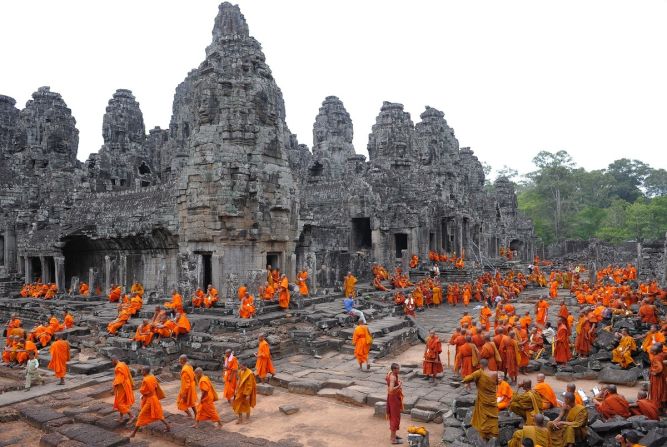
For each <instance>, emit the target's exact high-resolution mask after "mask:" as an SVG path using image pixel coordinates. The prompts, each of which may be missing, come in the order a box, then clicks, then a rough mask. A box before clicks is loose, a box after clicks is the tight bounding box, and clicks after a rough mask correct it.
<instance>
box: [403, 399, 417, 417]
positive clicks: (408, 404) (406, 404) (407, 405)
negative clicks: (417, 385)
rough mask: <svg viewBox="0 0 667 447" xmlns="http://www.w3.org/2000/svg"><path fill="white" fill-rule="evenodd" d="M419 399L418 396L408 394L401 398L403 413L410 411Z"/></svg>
mask: <svg viewBox="0 0 667 447" xmlns="http://www.w3.org/2000/svg"><path fill="white" fill-rule="evenodd" d="M418 400H419V397H418V396H409V397H405V398H403V410H404V412H405V413H408V412H410V410H412V409H413V408H414V407H415V405H417V401H418Z"/></svg>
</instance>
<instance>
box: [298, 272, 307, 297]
mask: <svg viewBox="0 0 667 447" xmlns="http://www.w3.org/2000/svg"><path fill="white" fill-rule="evenodd" d="M307 280H308V272H307V271H305V270H302V271H300V272H299V273H298V274H297V275H296V285H297V286H299V295H301V296H308V294H309V292H308V284H307V283H306V281H307Z"/></svg>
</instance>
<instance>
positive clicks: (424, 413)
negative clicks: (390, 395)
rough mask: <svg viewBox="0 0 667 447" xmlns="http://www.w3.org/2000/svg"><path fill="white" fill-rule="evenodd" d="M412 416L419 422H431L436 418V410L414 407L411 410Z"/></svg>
mask: <svg viewBox="0 0 667 447" xmlns="http://www.w3.org/2000/svg"><path fill="white" fill-rule="evenodd" d="M410 418H411V419H412V420H413V421H418V422H431V421H432V420H433V419H434V418H435V411H428V410H420V409H418V408H413V409H412V410H410Z"/></svg>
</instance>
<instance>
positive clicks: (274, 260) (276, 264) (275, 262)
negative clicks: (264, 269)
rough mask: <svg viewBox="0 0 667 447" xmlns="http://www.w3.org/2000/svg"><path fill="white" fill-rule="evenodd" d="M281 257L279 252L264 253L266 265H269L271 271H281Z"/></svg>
mask: <svg viewBox="0 0 667 447" xmlns="http://www.w3.org/2000/svg"><path fill="white" fill-rule="evenodd" d="M281 257H282V253H280V252H276V251H274V252H268V253H266V265H270V266H271V268H272V269H274V270H275V269H280V270H281V271H282V265H281V262H280V258H281Z"/></svg>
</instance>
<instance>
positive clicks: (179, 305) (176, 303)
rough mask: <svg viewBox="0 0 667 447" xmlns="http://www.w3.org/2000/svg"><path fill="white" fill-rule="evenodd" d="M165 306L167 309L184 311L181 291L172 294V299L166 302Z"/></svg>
mask: <svg viewBox="0 0 667 447" xmlns="http://www.w3.org/2000/svg"><path fill="white" fill-rule="evenodd" d="M164 307H166V308H167V309H174V310H175V311H176V312H180V313H182V312H183V297H182V296H181V294H180V293H178V292H177V293H174V294H173V295H172V296H171V301H167V302H166V303H164Z"/></svg>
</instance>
